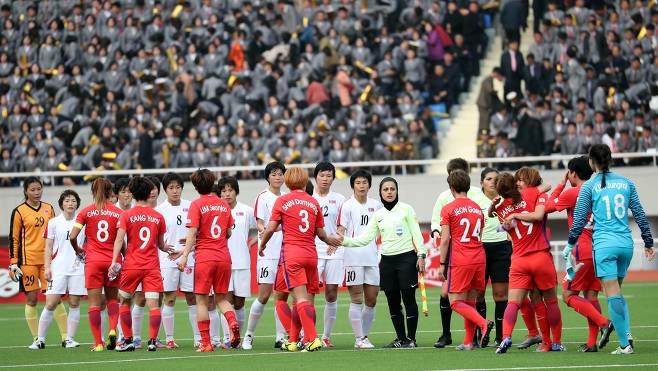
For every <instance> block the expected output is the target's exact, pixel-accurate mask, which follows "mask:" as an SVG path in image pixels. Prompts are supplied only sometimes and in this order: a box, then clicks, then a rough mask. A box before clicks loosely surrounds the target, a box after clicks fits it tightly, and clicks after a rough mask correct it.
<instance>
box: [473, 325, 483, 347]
mask: <svg viewBox="0 0 658 371" xmlns="http://www.w3.org/2000/svg"><path fill="white" fill-rule="evenodd" d="M481 339H482V329H481V328H479V327H475V335H473V347H475V348H479V347H480V340H481Z"/></svg>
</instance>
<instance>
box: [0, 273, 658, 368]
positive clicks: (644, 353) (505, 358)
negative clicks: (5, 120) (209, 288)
mask: <svg viewBox="0 0 658 371" xmlns="http://www.w3.org/2000/svg"><path fill="white" fill-rule="evenodd" d="M624 293H625V295H626V297H627V300H628V303H629V307H630V310H631V326H632V332H633V336H634V338H635V339H636V343H635V344H636V348H635V350H636V353H635V354H633V355H627V356H612V355H610V354H608V353H609V352H610V351H612V350H613V349H614V348H615V347H616V346H617V343H616V340H617V338H616V336H615V335H613V337H612V339H611V342H610V344H609V345H608V346H607V347H606V348H605V349H604V350H605V351H601V352H599V353H590V354H583V353H578V352H577V347H578V346H579V345H580V344H582V343H583V342H584V340H585V339H586V337H587V330H586V326H587V323H586V320H585V319H584V318H582V317H581V316H580V315H578V314H576V313H575V312H574V311H573V310H571V309H570V308H567V307H566V306H565V305H564V304H562V303H561V309H562V315H563V323H564V330H563V341H564V343H565V345H566V347H567V351H566V352H564V353H535V352H534V349H528V350H523V351H520V350H516V349H515V348H514V347H513V348H512V349H511V350H510V352H509V353H508V354H504V355H497V354H494V348H492V347H489V348H487V349H478V350H475V351H472V352H458V351H456V350H455V349H454V347H450V348H446V349H435V348H433V347H432V345H433V344H434V341H435V340H436V338H437V336H438V335H439V331H440V319H439V311H438V294H439V292H438V290H436V289H432V290H428V300H429V304H430V316H429V317H421V319H420V323H419V333H418V345H419V348H418V349H406V350H392V349H382V348H381V346H383V345H384V344H386V343H388V342H389V341H390V340H392V339H393V338H394V337H395V336H394V334H393V330H392V325H391V323H390V321H389V318H388V309H387V307H386V302H385V298H384V295H383V294H380V297H379V304H378V307H377V308H378V309H377V318H376V320H375V323H374V326H373V330H372V332H373V333H372V334H371V336H370V338H371V340H372V342H373V343H374V344H375V345H376V346H377V349H374V350H355V349H354V348H353V344H354V338H353V336H352V332H351V328H350V326H349V322H348V319H347V309H348V297H347V295H345V294H344V293H343V294H341V297H340V299H339V308H338V320H337V321H336V326H335V329H334V335H333V336H332V341H333V342H334V344H335V346H336V347H335V348H333V349H330V350H322V351H320V352H317V353H296V354H290V353H282V352H281V351H278V350H276V349H274V348H273V342H274V338H273V334H274V322H273V305H272V304H271V303H268V306H267V307H266V313H265V314H264V316H263V318H262V320H261V322H260V324H259V328H258V329H257V334H256V335H257V336H256V339H255V341H254V349H253V350H252V351H249V352H247V351H242V350H216V351H215V352H213V353H203V354H197V353H195V352H194V349H193V348H192V340H191V337H192V334H191V330H190V327H189V323H188V320H187V308H186V307H185V304H184V300H180V301H179V303H178V304H177V311H176V333H177V341H178V344H179V345H180V346H181V348H180V349H177V350H167V349H160V350H158V351H157V352H155V353H150V352H147V351H146V350H145V349H142V350H139V351H136V352H134V353H124V354H119V353H116V352H109V351H105V352H102V353H92V352H90V351H89V348H90V345H89V342H90V341H91V334H90V331H89V325H88V321H87V316H86V307H84V306H83V308H82V313H83V314H82V318H81V321H80V328H79V331H78V336H77V338H76V339H77V340H78V341H80V342H81V343H84V344H83V345H82V346H81V347H80V348H77V349H63V348H61V347H60V344H59V334H58V331H57V326H56V324H55V323H54V322H53V324H52V326H51V328H50V332H49V334H48V335H49V336H48V342H47V347H46V349H44V350H38V351H36V350H29V349H27V346H28V345H29V344H30V343H31V339H30V335H29V332H28V329H27V326H26V324H25V320H24V318H23V306H22V305H3V306H0V334H1V336H0V369H5V368H20V369H30V370H45V369H48V370H51V369H52V370H58V369H68V370H112V369H115V370H116V369H139V370H184V369H185V370H187V369H194V370H199V371H201V370H220V369H221V370H295V369H300V370H301V369H305V370H325V369H327V370H353V369H361V370H370V369H376V370H438V369H482V370H488V369H500V370H510V369H585V368H592V369H598V368H615V369H627V368H631V367H632V368H633V369H634V370H635V369H638V370H639V369H658V320H657V319H656V318H657V317H656V311H657V309H658V283H629V284H627V285H625V286H624ZM419 298H420V295H419ZM251 300H253V299H250V300H248V303H250V302H251ZM323 301H324V300H323V298H322V297H318V298H317V299H316V302H317V303H318V305H317V307H318V330H319V332H320V331H321V330H322V309H323ZM488 301H489V308H488V309H489V316H488V317H489V318H492V317H493V313H492V312H493V303H492V302H491V301H490V299H489V298H488ZM419 302H420V299H419ZM601 303H602V307H603V310H604V312H607V305H606V304H605V301H604V300H602V301H601ZM248 305H249V304H248ZM41 308H42V306H41V305H40V306H39V311H40V310H41ZM421 316H422V315H421ZM462 323H463V322H462V319H461V317H459V316H458V315H453V322H452V328H453V340H454V341H455V343H457V344H458V343H459V342H460V341H461V340H462V337H463V334H464V332H463V330H462ZM144 325H145V327H144V330H143V334H147V331H148V329H147V327H146V326H147V325H148V313H147V314H146V318H145V319H144ZM525 333H526V331H525V328H524V325H523V322H522V320H521V317H520V316H519V321H518V323H517V329H516V331H515V341H516V342H517V343H518V342H520V341H521V340H522V339H523V338H524V336H525ZM492 335H493V334H492ZM453 345H456V344H453Z"/></svg>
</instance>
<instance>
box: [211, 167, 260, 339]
mask: <svg viewBox="0 0 658 371" xmlns="http://www.w3.org/2000/svg"><path fill="white" fill-rule="evenodd" d="M217 188H219V192H220V195H221V198H223V199H224V200H225V201H226V202H227V203H228V205H229V206H230V207H231V214H232V215H233V221H234V224H233V232H232V233H231V238H230V239H229V240H228V248H229V252H230V253H231V281H230V282H229V285H228V301H229V302H230V303H231V304H232V305H233V309H235V316H236V318H237V320H238V324H239V325H240V328H243V327H244V322H245V320H246V315H245V310H244V302H245V298H247V297H249V296H250V293H251V269H250V268H251V255H250V253H249V250H250V246H251V245H252V244H253V243H255V242H256V241H251V240H250V238H249V232H250V231H251V230H255V229H256V217H255V216H254V209H252V208H251V207H249V206H247V205H245V204H243V203H242V202H238V199H237V197H238V195H239V194H240V185H239V184H238V180H237V179H235V177H232V176H227V177H224V178H221V179H220V180H219V182H218V183H217ZM224 321H226V319H223V320H222V323H224ZM229 339H230V334H229V328H228V326H225V327H224V341H227V340H229Z"/></svg>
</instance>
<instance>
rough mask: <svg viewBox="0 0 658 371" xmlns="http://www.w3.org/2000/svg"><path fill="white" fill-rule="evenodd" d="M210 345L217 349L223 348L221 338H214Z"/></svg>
mask: <svg viewBox="0 0 658 371" xmlns="http://www.w3.org/2000/svg"><path fill="white" fill-rule="evenodd" d="M210 344H212V346H213V347H215V348H223V347H222V345H223V343H222V339H220V338H219V336H213V338H212V339H211V340H210Z"/></svg>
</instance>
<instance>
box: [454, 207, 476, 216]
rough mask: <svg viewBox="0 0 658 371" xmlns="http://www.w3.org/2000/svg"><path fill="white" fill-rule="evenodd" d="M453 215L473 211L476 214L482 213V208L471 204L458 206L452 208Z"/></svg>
mask: <svg viewBox="0 0 658 371" xmlns="http://www.w3.org/2000/svg"><path fill="white" fill-rule="evenodd" d="M454 213H455V216H457V215H461V214H464V213H474V214H477V215H482V210H481V209H479V208H476V207H471V206H460V207H458V208H456V209H455V210H454Z"/></svg>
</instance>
